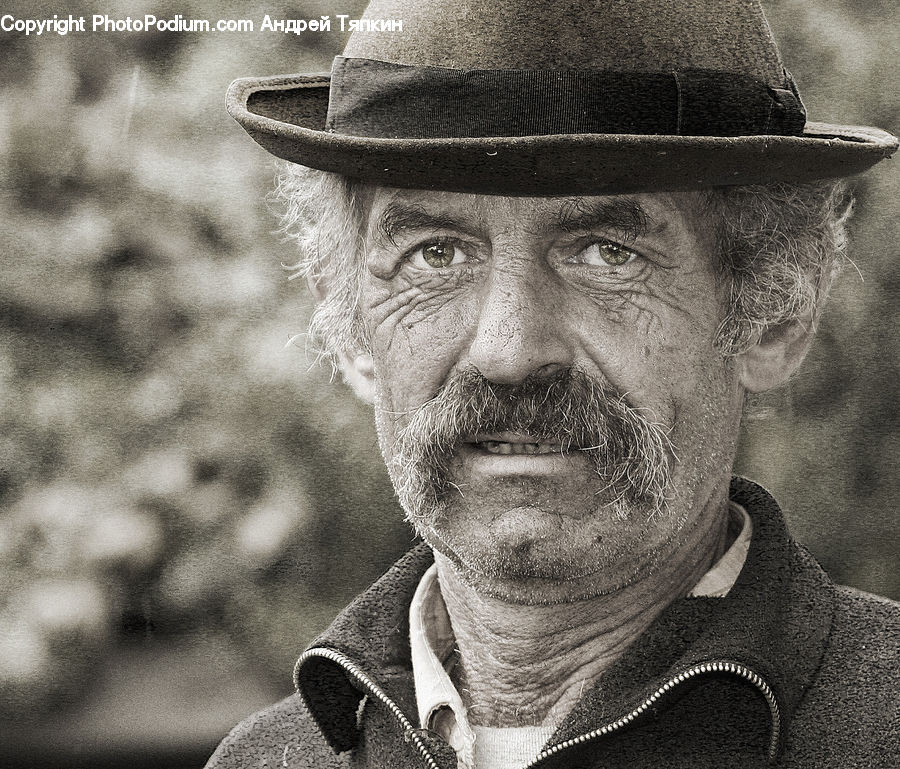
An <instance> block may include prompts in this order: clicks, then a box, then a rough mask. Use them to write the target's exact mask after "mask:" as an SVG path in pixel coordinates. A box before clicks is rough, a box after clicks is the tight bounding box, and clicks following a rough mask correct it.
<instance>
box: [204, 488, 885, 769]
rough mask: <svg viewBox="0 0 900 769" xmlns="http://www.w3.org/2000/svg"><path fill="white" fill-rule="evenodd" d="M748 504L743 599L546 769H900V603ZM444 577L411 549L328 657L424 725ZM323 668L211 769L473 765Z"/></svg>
mask: <svg viewBox="0 0 900 769" xmlns="http://www.w3.org/2000/svg"><path fill="white" fill-rule="evenodd" d="M731 498H732V499H733V500H734V501H735V502H737V503H738V504H740V505H743V506H744V508H745V509H746V510H747V511H748V512H749V514H750V516H751V518H752V519H753V526H754V536H753V541H752V543H751V546H750V551H749V553H748V557H747V562H746V564H745V567H744V569H743V571H742V572H741V575H740V576H739V578H738V581H737V583H736V584H735V586H734V588H733V589H732V591H731V592H730V593H729V595H728V596H726V597H725V598H685V599H681V600H679V601H676V602H674V603H673V604H672V605H671V606H670V607H669V608H668V609H667V610H666V611H665V612H663V614H662V615H661V616H660V617H659V618H658V620H657V621H656V622H655V623H654V624H653V626H652V627H651V628H650V629H649V630H648V632H647V633H645V635H644V636H642V638H641V639H640V640H639V641H638V642H636V643H635V644H634V645H633V646H632V647H630V648H629V650H628V651H627V652H626V653H625V655H623V657H622V658H621V659H620V660H619V661H618V662H617V663H616V664H615V665H614V666H613V668H611V669H610V670H609V671H607V673H606V674H604V675H603V676H602V678H601V679H600V680H599V681H598V682H596V684H595V685H594V686H593V688H591V689H589V690H588V691H587V692H586V694H585V695H584V697H583V698H582V700H581V701H580V702H579V703H578V704H577V705H576V707H575V708H574V709H573V711H572V712H571V713H570V714H569V716H568V717H567V718H566V720H565V721H564V722H563V724H562V725H561V726H560V728H559V729H558V730H557V732H556V734H554V736H553V737H552V738H551V739H550V741H549V743H548V745H556V744H559V743H563V742H565V741H567V740H573V741H574V742H573V743H570V744H569V746H568V747H564V748H563V749H561V750H558V751H556V752H553V753H552V754H549V755H546V756H545V758H543V759H542V760H541V761H540V762H539V763H538V764H536V766H540V767H542V768H546V769H550V767H558V768H560V769H561V768H562V767H583V768H584V769H588V768H590V767H594V768H596V769H600V768H601V767H603V769H610V768H611V767H617V768H621V769H625V768H631V767H643V768H645V769H650V767H653V768H654V769H661V768H667V767H672V768H674V767H683V768H684V769H688V768H690V769H704V768H708V769H720V768H722V767H726V768H727V767H735V768H736V767H741V768H742V769H744V768H746V767H765V766H776V767H782V768H783V769H801V768H802V769H810V768H813V767H814V768H815V769H822V768H825V767H835V768H838V767H839V768H840V769H852V768H853V767H865V768H866V769H894V768H895V767H897V766H900V698H898V695H897V693H898V691H900V664H898V663H900V605H898V604H896V603H894V602H892V601H888V600H886V599H882V598H878V597H875V596H871V595H868V594H865V593H862V592H860V591H857V590H854V589H851V588H845V587H840V586H835V585H834V584H832V583H831V581H830V580H829V579H828V577H827V575H826V574H825V573H824V572H823V571H822V569H821V568H820V567H819V565H818V564H817V563H816V562H815V560H814V559H813V558H812V557H811V556H810V555H809V553H808V552H807V551H806V550H805V549H804V548H803V547H802V546H800V545H798V544H797V543H796V542H794V541H793V540H792V539H791V538H790V536H789V534H788V532H787V530H786V528H785V525H784V521H783V518H782V515H781V512H780V510H779V509H778V506H777V504H776V503H775V501H774V500H773V499H772V498H771V497H770V496H769V495H768V494H767V493H766V492H765V491H764V490H763V489H762V488H760V487H759V486H757V485H755V484H753V483H752V482H750V481H746V480H743V479H734V481H733V482H732V489H731ZM431 562H432V558H431V554H430V551H428V549H427V548H425V547H418V548H416V549H414V550H412V551H410V552H409V553H408V554H407V555H406V556H405V557H404V558H403V559H401V560H400V561H399V562H398V563H397V564H395V565H394V567H392V568H391V569H390V570H389V571H388V572H387V574H385V576H384V577H382V579H380V580H379V581H378V582H377V583H376V584H375V585H373V586H372V587H371V588H370V589H369V590H368V591H366V592H365V593H363V594H362V595H360V596H359V597H358V598H357V599H356V600H355V601H354V602H353V603H352V604H351V605H350V606H349V607H348V608H347V609H346V610H345V611H344V612H342V613H341V614H340V615H339V616H338V617H337V619H336V620H335V621H334V623H333V624H332V626H331V627H330V628H329V629H328V630H327V631H326V632H325V633H324V634H323V635H322V636H320V637H319V638H318V639H317V640H316V641H315V642H313V644H312V645H311V647H310V649H324V650H328V651H326V652H324V653H325V654H329V653H333V652H337V653H339V654H340V655H343V657H344V658H347V659H349V660H351V661H352V662H353V664H354V666H355V668H356V670H357V671H362V673H363V675H364V676H365V677H367V678H369V679H371V681H373V682H374V683H375V684H376V685H377V687H378V688H379V691H380V692H381V693H383V694H384V695H387V697H388V698H390V699H391V700H392V701H393V702H394V703H395V704H396V706H397V707H398V708H399V710H400V711H401V712H402V713H403V714H406V718H407V719H408V720H409V721H410V722H414V720H415V713H416V707H415V695H414V693H413V678H412V670H411V663H410V652H409V627H408V609H409V602H410V599H411V597H412V595H413V593H414V591H415V588H416V585H417V584H418V582H419V579H420V578H421V576H422V574H423V573H424V571H425V569H427V568H428V566H429V565H430V563H431ZM321 654H322V652H311V653H310V654H307V655H304V658H302V659H303V662H302V664H300V665H299V666H298V669H297V671H296V681H297V685H298V691H299V694H295V695H293V696H291V697H288V698H287V699H285V700H283V701H282V702H280V703H278V704H276V705H274V706H272V707H271V708H269V709H268V710H265V711H263V712H261V713H259V714H257V715H255V716H252V717H250V718H249V719H247V720H246V721H244V722H243V723H241V724H240V725H238V726H237V727H236V728H235V729H234V730H233V731H232V732H231V734H230V735H229V736H228V737H227V738H226V739H225V740H224V741H223V742H222V744H221V745H220V746H219V748H218V749H217V750H216V752H215V754H214V755H213V756H212V758H211V759H210V761H209V763H208V765H207V766H208V768H209V769H236V768H237V767H243V768H245V769H249V768H250V767H259V768H262V767H271V768H272V769H275V768H276V767H288V768H289V769H301V768H310V769H311V768H312V767H316V769H319V768H322V769H327V768H328V767H390V768H391V769H401V768H403V767H425V766H433V767H440V768H441V769H443V768H446V769H453V767H455V766H456V758H455V755H454V753H453V751H452V749H450V748H449V746H447V745H446V743H444V742H443V741H442V740H440V739H439V738H437V737H436V736H435V735H433V734H431V733H429V732H425V731H423V730H418V729H412V728H411V727H410V728H408V729H405V728H404V727H403V726H401V720H400V719H399V718H398V716H397V714H396V713H395V712H394V711H393V710H392V709H391V708H390V707H389V706H387V705H385V704H384V703H383V701H382V700H381V699H380V698H379V697H378V696H377V695H375V694H373V693H372V692H371V691H369V690H367V688H366V686H365V685H364V684H362V683H360V675H358V674H357V673H348V672H347V671H346V670H345V668H343V667H341V666H340V665H338V664H337V663H336V662H333V661H332V660H330V659H327V658H326V657H324V656H320V655H321ZM729 666H730V671H731V672H729ZM723 668H724V670H723ZM734 671H739V672H734ZM673 682H674V683H673ZM648 701H650V704H644V703H646V702H648ZM629 714H633V716H631V717H629ZM623 719H624V721H623ZM609 724H616V726H615V728H614V729H612V730H611V731H610V730H606V733H603V734H600V733H598V734H597V735H596V736H594V737H593V738H592V739H589V740H587V741H581V740H577V739H576V738H578V737H579V736H580V735H583V734H586V733H588V732H592V731H594V730H603V727H605V726H607V725H609ZM414 736H415V737H416V738H418V739H413V737H414ZM416 742H418V743H419V744H420V745H424V746H425V749H426V751H427V752H428V754H429V755H430V758H431V760H432V761H433V764H429V763H428V761H427V760H426V758H425V757H424V756H423V752H422V750H421V748H420V747H417V745H416Z"/></svg>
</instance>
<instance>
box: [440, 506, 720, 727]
mask: <svg viewBox="0 0 900 769" xmlns="http://www.w3.org/2000/svg"><path fill="white" fill-rule="evenodd" d="M717 504H718V506H719V508H720V509H719V510H718V511H713V515H707V516H704V517H705V519H706V520H708V521H711V525H710V526H709V527H707V528H705V529H704V530H703V531H697V532H694V533H693V536H691V537H688V538H687V539H688V540H689V541H685V542H684V543H682V545H681V546H680V547H679V548H678V549H677V550H676V551H675V552H674V553H672V554H670V555H669V556H668V557H667V558H666V559H665V561H664V563H662V564H661V565H660V567H659V568H658V569H655V570H653V571H652V573H649V574H648V575H647V576H646V577H645V578H643V579H642V580H640V581H637V582H635V583H633V584H630V585H627V586H625V587H623V588H621V589H619V590H617V591H615V592H613V593H610V594H605V595H598V596H595V597H591V598H587V599H582V600H577V601H572V602H570V603H556V604H552V605H530V604H528V605H526V604H518V603H510V602H508V601H505V600H502V599H500V598H497V597H495V596H493V595H489V594H488V593H486V592H485V591H483V590H481V589H479V588H478V587H476V586H474V585H473V583H472V581H467V580H466V579H465V578H464V577H463V576H461V574H460V573H459V571H458V570H457V569H456V567H454V566H453V564H452V563H451V562H450V561H449V560H448V559H447V558H445V557H444V556H442V555H441V554H440V553H438V552H435V562H436V563H437V569H438V577H439V580H440V585H441V594H442V596H443V598H444V602H445V603H446V606H447V612H448V614H449V616H450V622H451V625H452V627H453V632H454V634H455V636H456V642H457V649H458V650H459V663H458V664H457V665H456V667H455V668H454V670H453V676H454V677H455V679H456V680H455V683H456V685H457V688H458V689H459V691H460V693H461V695H462V697H463V701H464V702H465V703H466V707H467V709H468V711H469V719H470V721H471V723H473V724H475V725H480V726H495V727H507V726H540V725H544V726H554V727H555V726H557V725H558V724H559V723H560V722H561V721H562V719H563V718H564V717H565V715H566V714H567V713H568V712H569V710H570V709H571V708H572V706H573V705H574V704H575V703H576V702H577V701H578V699H579V698H580V696H581V693H582V692H583V691H584V689H585V688H587V686H588V685H589V684H590V683H591V682H593V681H596V680H597V679H598V678H599V676H601V675H602V674H603V672H604V671H605V670H606V669H607V668H609V667H610V665H612V664H613V663H614V662H615V661H616V660H617V659H618V658H619V657H620V656H621V654H622V653H623V652H624V651H625V649H627V648H628V646H630V645H631V644H632V643H633V642H634V641H635V640H637V638H638V637H640V636H641V634H643V633H644V631H646V630H647V628H648V627H649V626H650V625H651V623H652V622H653V621H654V620H655V619H656V617H657V616H659V614H660V613H661V612H662V611H663V610H664V609H665V608H666V607H667V606H668V605H669V604H670V603H671V602H672V601H674V600H676V599H677V598H681V597H683V596H685V595H687V594H688V593H689V592H690V591H691V589H692V588H693V587H694V585H696V584H697V582H698V581H699V580H700V578H701V577H702V576H703V574H704V573H705V572H706V571H708V570H709V568H710V567H711V566H712V565H713V563H715V561H716V560H717V559H718V558H719V557H720V556H721V554H722V553H723V552H724V550H725V549H726V547H727V531H728V507H727V500H723V501H720V502H717ZM698 553H699V554H700V557H699V558H698V557H697V556H698Z"/></svg>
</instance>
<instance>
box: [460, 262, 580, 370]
mask: <svg viewBox="0 0 900 769" xmlns="http://www.w3.org/2000/svg"><path fill="white" fill-rule="evenodd" d="M555 277H556V276H555V275H554V274H553V272H552V270H550V268H549V267H548V266H547V265H544V264H541V263H540V262H538V261H537V260H534V261H532V260H528V261H525V260H521V261H519V262H517V263H516V264H515V265H514V266H508V267H504V268H499V267H495V268H494V269H493V270H492V271H491V273H490V276H489V278H488V281H487V283H486V285H485V286H484V287H483V289H482V291H481V292H480V294H479V307H478V322H477V327H476V329H475V334H474V337H473V338H472V340H471V344H470V346H469V350H468V358H469V361H468V362H469V363H470V364H471V365H472V366H474V367H475V368H477V369H478V370H479V371H480V372H481V374H482V375H483V376H484V377H486V378H487V379H488V380H490V381H492V382H496V383H497V384H516V383H519V382H521V381H523V380H524V379H525V378H526V377H528V376H530V375H532V374H535V375H538V376H548V375H550V374H552V373H554V372H556V371H558V370H560V369H563V368H568V367H570V366H571V365H572V362H573V351H572V343H573V339H572V335H571V333H569V332H568V329H567V328H566V317H567V315H568V313H567V312H566V309H567V308H566V306H565V304H566V302H565V296H564V292H563V290H562V287H561V286H559V285H558V284H557V281H556V279H555Z"/></svg>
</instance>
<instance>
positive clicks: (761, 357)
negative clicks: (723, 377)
mask: <svg viewBox="0 0 900 769" xmlns="http://www.w3.org/2000/svg"><path fill="white" fill-rule="evenodd" d="M813 334H814V323H813V319H812V316H811V314H810V315H807V316H804V317H803V318H798V319H796V320H792V321H789V322H787V323H783V324H781V325H779V326H775V327H773V328H770V329H766V331H764V332H763V333H762V334H761V335H760V336H759V338H758V339H757V340H756V342H755V343H754V344H753V346H752V347H750V348H749V349H747V350H745V351H744V352H742V353H740V354H739V355H738V356H737V360H738V375H739V378H740V382H741V384H742V385H743V386H744V389H746V390H748V391H749V392H754V393H758V392H763V391H764V390H771V389H772V388H774V387H778V386H779V385H782V384H784V383H785V382H787V380H788V379H789V378H790V376H791V374H793V373H794V372H795V371H796V370H797V368H798V367H799V366H800V364H801V363H802V362H803V359H804V358H805V357H806V353H807V351H808V350H809V346H810V344H812V339H813Z"/></svg>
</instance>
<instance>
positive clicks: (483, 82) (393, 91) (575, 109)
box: [326, 56, 806, 139]
mask: <svg viewBox="0 0 900 769" xmlns="http://www.w3.org/2000/svg"><path fill="white" fill-rule="evenodd" d="M785 79H786V85H787V87H786V88H773V87H771V86H769V85H767V84H766V83H763V82H760V81H759V80H756V79H755V78H752V77H749V76H747V75H743V74H740V73H734V72H720V71H713V70H681V71H677V72H610V71H604V70H558V71H556V70H488V69H478V70H457V69H447V68H442V67H415V66H406V65H401V64H393V63H391V62H385V61H376V60H373V59H355V58H347V57H343V56H338V57H337V58H336V59H335V60H334V66H333V68H332V75H331V93H330V101H329V105H328V118H327V123H326V130H328V131H330V132H333V133H339V134H344V135H350V136H364V137H372V138H375V137H380V138H390V139H404V138H405V139H439V138H464V137H491V136H544V135H550V134H660V135H673V136H678V135H681V136H754V135H778V136H799V135H801V134H802V132H803V126H804V125H805V123H806V110H805V109H804V107H803V103H802V102H801V101H800V97H799V95H798V94H797V91H796V88H795V87H794V83H793V81H792V80H791V78H790V76H789V75H788V74H787V73H785Z"/></svg>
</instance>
